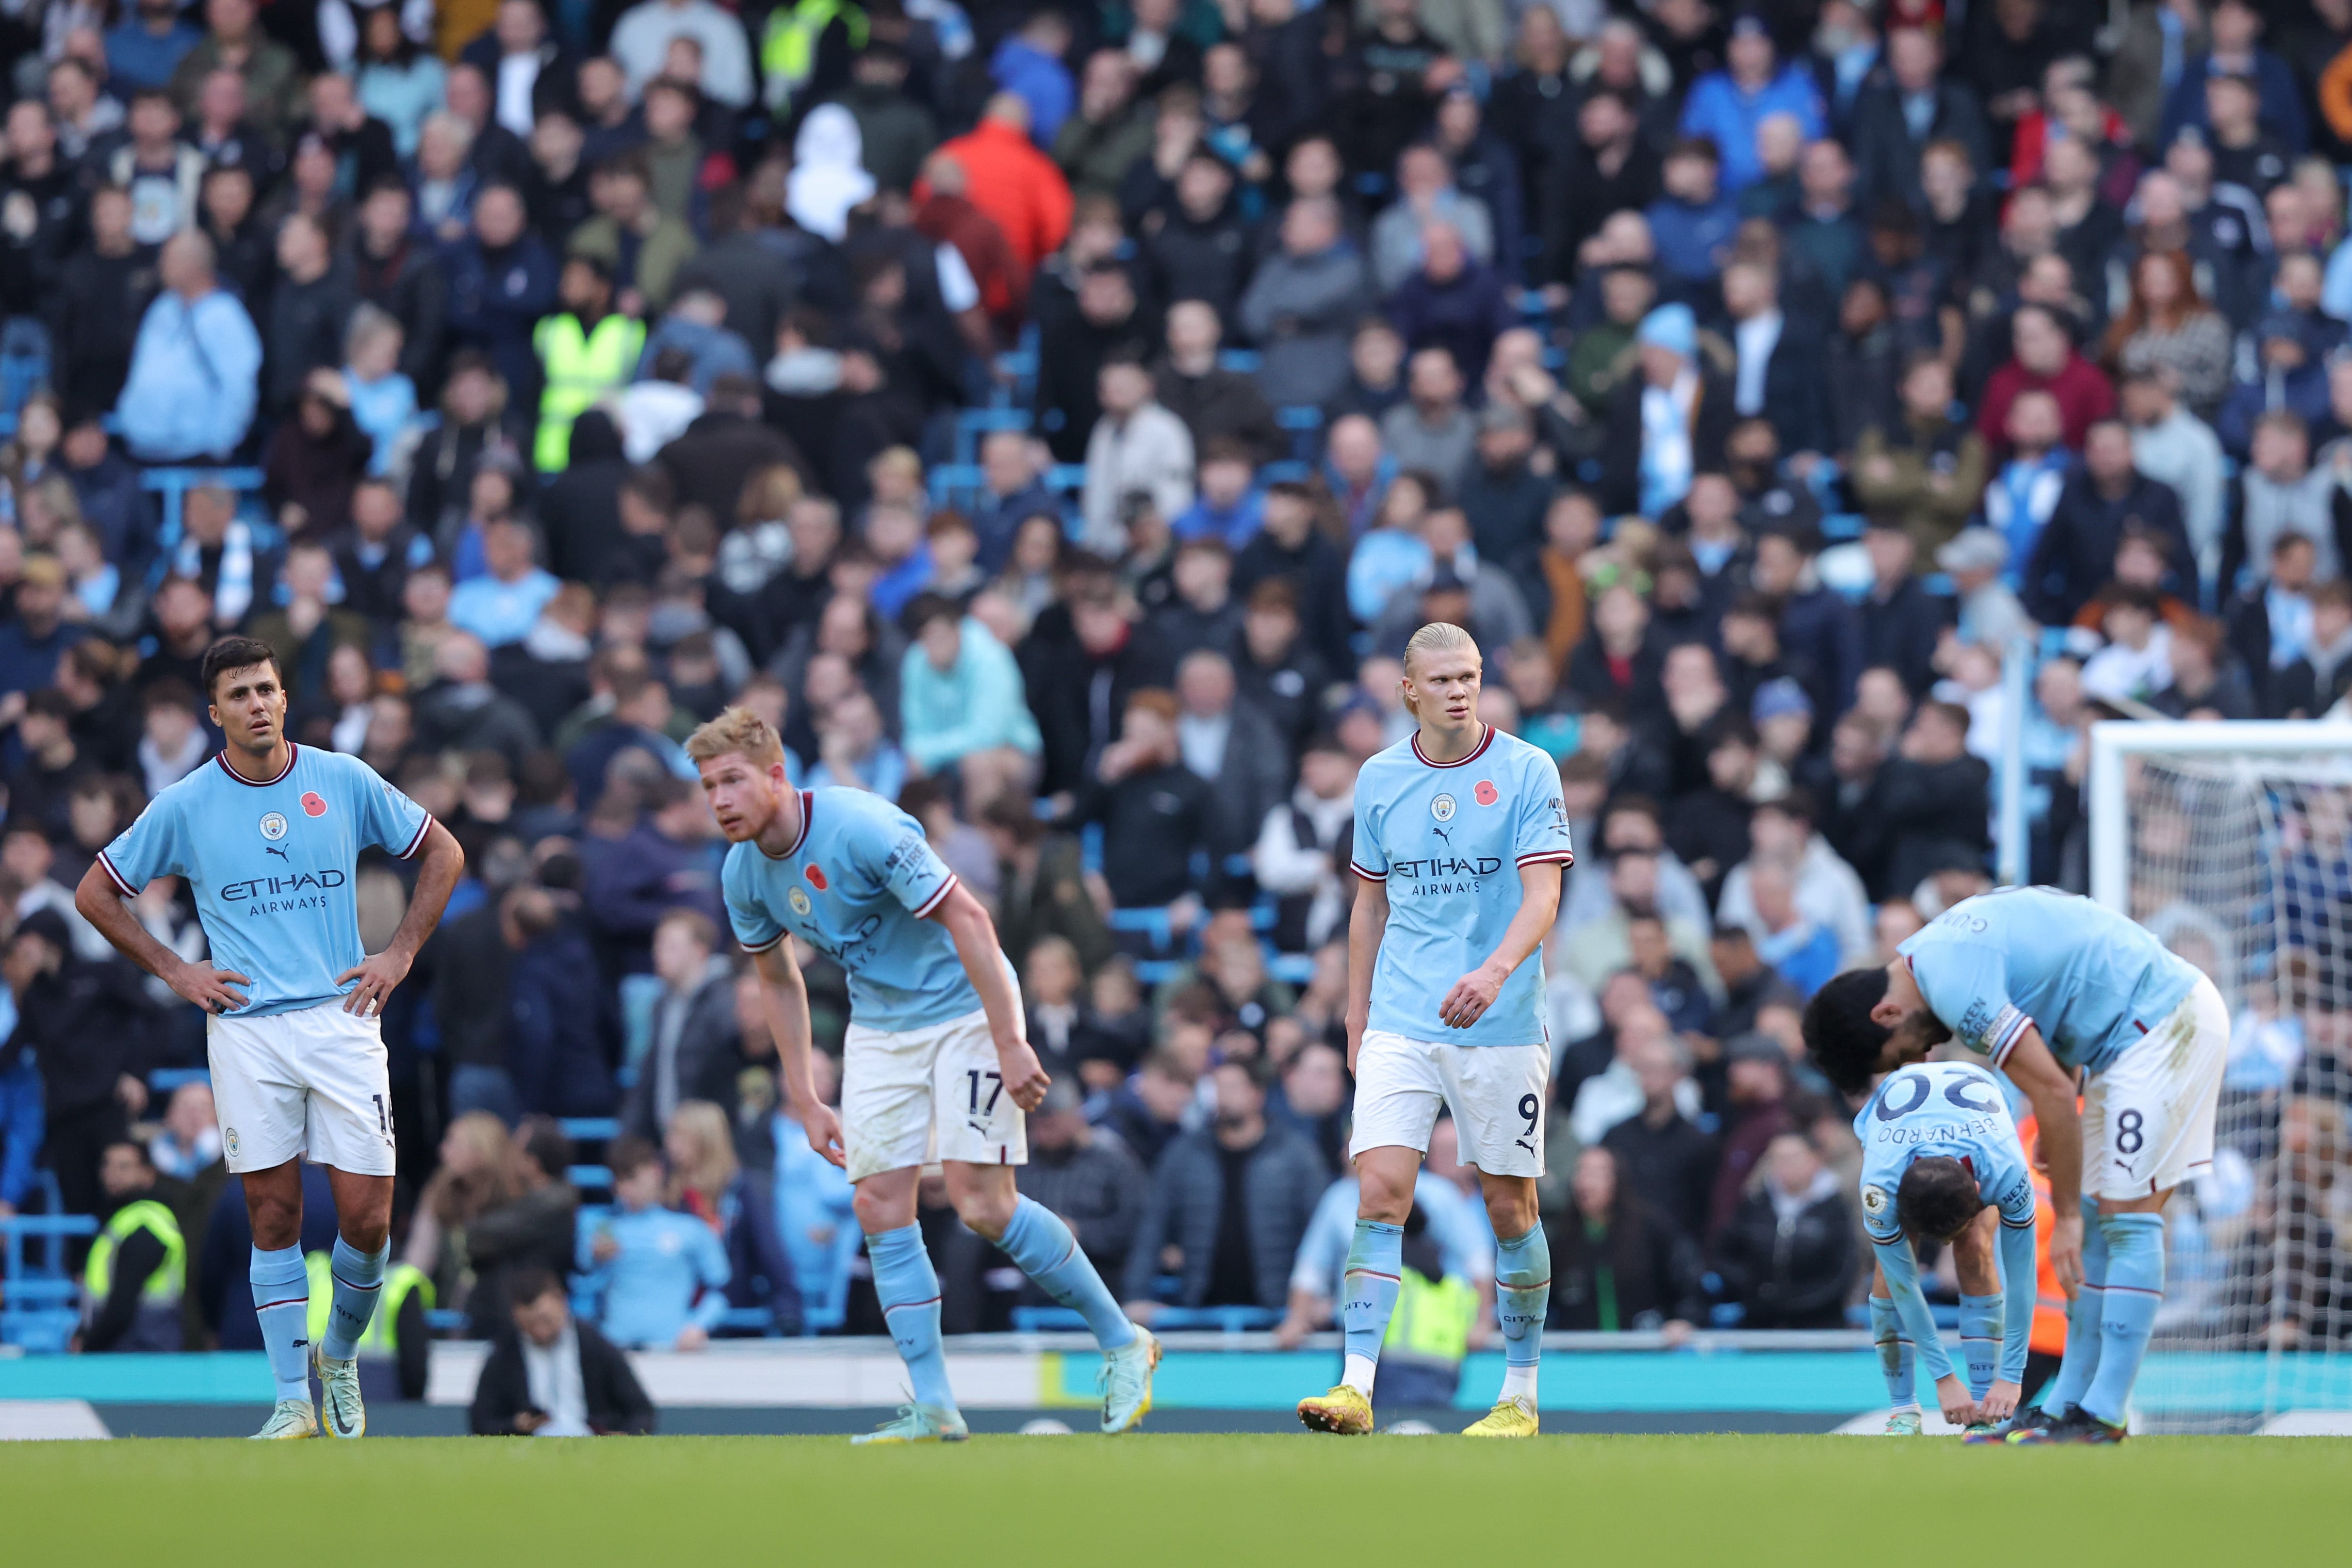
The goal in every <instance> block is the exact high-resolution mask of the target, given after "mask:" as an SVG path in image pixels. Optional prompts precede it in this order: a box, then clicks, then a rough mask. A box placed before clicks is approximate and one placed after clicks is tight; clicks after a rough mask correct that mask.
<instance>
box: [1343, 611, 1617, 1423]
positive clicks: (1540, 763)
mask: <svg viewBox="0 0 2352 1568" xmlns="http://www.w3.org/2000/svg"><path fill="white" fill-rule="evenodd" d="M1481 670H1482V665H1481V661H1480V659H1479V656H1478V645H1477V644H1476V643H1475V642H1474V641H1472V640H1471V637H1470V634H1469V633H1468V632H1465V631H1464V630H1463V629H1462V628H1461V627H1460V626H1452V625H1448V624H1446V623H1444V622H1442V621H1440V622H1433V623H1432V624H1430V625H1428V626H1423V627H1422V628H1421V629H1420V630H1419V631H1417V632H1415V633H1413V635H1412V638H1411V640H1410V641H1408V642H1407V643H1406V645H1405V657H1404V679H1403V681H1402V694H1403V697H1404V700H1405V704H1406V706H1407V708H1409V709H1410V710H1412V713H1413V716H1414V719H1415V721H1416V722H1417V728H1416V730H1415V731H1414V733H1412V735H1409V736H1407V737H1406V738H1405V739H1404V740H1402V741H1401V742H1398V743H1397V744H1395V745H1393V746H1391V747H1389V748H1388V749H1387V750H1386V751H1384V752H1380V753H1378V754H1377V755H1375V756H1374V757H1373V758H1372V759H1371V760H1370V762H1368V763H1365V764H1364V765H1363V767H1362V769H1361V770H1360V771H1359V772H1358V773H1357V775H1356V831H1355V841H1354V847H1353V849H1352V851H1351V855H1352V858H1353V861H1354V867H1353V868H1354V870H1355V873H1356V879H1357V880H1356V903H1355V910H1354V912H1353V914H1352V915H1351V916H1350V918H1349V926H1348V1065H1349V1068H1350V1069H1351V1070H1353V1071H1354V1073H1355V1075H1356V1103H1355V1133H1354V1137H1353V1139H1352V1141H1351V1142H1350V1144H1349V1154H1350V1155H1351V1156H1352V1157H1353V1158H1354V1160H1355V1164H1356V1175H1357V1177H1358V1179H1359V1180H1360V1183H1361V1184H1362V1190H1361V1193H1360V1196H1359V1200H1358V1204H1357V1210H1356V1235H1355V1242H1354V1245H1353V1246H1352V1247H1350V1248H1349V1255H1348V1267H1347V1272H1346V1275H1345V1289H1344V1290H1343V1292H1342V1300H1341V1303H1340V1321H1341V1322H1342V1324H1343V1325H1344V1327H1345V1330H1346V1339H1347V1359H1346V1362H1345V1363H1344V1366H1343V1368H1342V1371H1341V1374H1340V1381H1339V1384H1338V1385H1337V1386H1336V1387H1334V1388H1333V1389H1332V1390H1331V1391H1330V1392H1329V1393H1328V1394H1317V1395H1315V1396H1313V1397H1310V1398H1307V1399H1304V1400H1301V1401H1300V1402H1299V1405H1298V1418H1299V1420H1300V1421H1301V1422H1302V1423H1303V1424H1304V1425H1306V1426H1309V1427H1312V1428H1314V1429H1315V1430H1317V1431H1319V1432H1334V1433H1339V1434H1343V1435H1349V1436H1355V1435H1360V1434H1362V1433H1367V1432H1370V1430H1371V1429H1372V1405H1371V1395H1372V1383H1373V1378H1374V1375H1375V1373H1377V1371H1378V1368H1379V1360H1380V1349H1381V1340H1382V1339H1383V1338H1385V1337H1386V1335H1387V1333H1388V1325H1389V1319H1390V1317H1391V1314H1393V1313H1394V1311H1395V1310H1396V1300H1397V1289H1398V1281H1399V1270H1400V1269H1401V1268H1402V1263H1403V1249H1404V1222H1405V1218H1406V1216H1407V1215H1409V1214H1411V1212H1412V1194H1413V1184H1414V1178H1415V1176H1416V1174H1417V1173H1418V1172H1419V1171H1420V1168H1421V1163H1422V1158H1423V1155H1424V1154H1426V1153H1427V1152H1428V1149H1429V1135H1430V1133H1431V1131H1433V1129H1434V1127H1435V1126H1436V1122H1437V1113H1438V1110H1439V1109H1440V1108H1441V1107H1444V1108H1448V1109H1450V1110H1452V1111H1453V1113H1454V1129H1455V1131H1457V1133H1458V1134H1459V1135H1460V1138H1461V1143H1462V1158H1463V1161H1464V1163H1467V1164H1471V1165H1475V1166H1476V1167H1477V1170H1478V1184H1479V1188H1480V1191H1481V1193H1482V1194H1483V1195H1484V1196H1485V1199H1486V1215H1487V1218H1488V1220H1489V1221H1490V1222H1491V1223H1492V1225H1493V1226H1494V1230H1495V1236H1496V1245H1495V1316H1496V1325H1497V1326H1498V1327H1499V1328H1500V1329H1501V1331H1502V1335H1503V1353H1504V1362H1505V1370H1504V1374H1503V1389H1502V1397H1501V1398H1500V1399H1498V1400H1496V1403H1495V1407H1494V1408H1493V1409H1492V1410H1491V1411H1489V1412H1488V1413H1487V1414H1486V1416H1485V1417H1484V1418H1483V1419H1481V1420H1480V1421H1478V1422H1476V1423H1475V1425H1473V1426H1471V1427H1470V1428H1469V1429H1468V1431H1469V1435H1470V1436H1480V1437H1532V1436H1535V1435H1536V1433H1537V1417H1536V1362H1537V1357H1538V1350H1539V1347H1540V1345H1541V1342H1542V1335H1543V1321H1544V1313H1545V1311H1546V1310H1547V1307H1548V1305H1549V1300H1550V1292H1551V1253H1550V1249H1549V1247H1548V1246H1547V1245H1546V1244H1545V1240H1544V1234H1543V1227H1542V1226H1540V1225H1538V1223H1537V1208H1536V1178H1537V1177H1538V1176H1540V1175H1541V1174H1543V1171H1544V1163H1543V1119H1544V1109H1545V1107H1546V1106H1547V1105H1548V1104H1549V1100H1550V1075H1551V1047H1550V1044H1549V1040H1548V1038H1547V1036H1546V1030H1545V1027H1544V1011H1543V961H1542V959H1541V958H1540V957H1539V956H1538V947H1539V946H1540V944H1541V943H1542V942H1543V938H1544V933H1545V932H1547V931H1549V930H1550V929H1551V923H1552V920H1553V917H1554V916H1555V915H1556V914H1557V913H1558V912H1559V886H1560V872H1561V869H1562V868H1563V867H1565V866H1566V865H1567V864H1568V862H1569V860H1570V858H1571V857H1570V849H1569V842H1568V815H1567V812H1566V810H1565V808H1564V806H1563V805H1562V802H1561V797H1560V789H1559V768H1558V767H1557V765H1556V764H1554V763H1553V762H1552V760H1551V758H1550V757H1549V756H1547V755H1546V754H1545V753H1544V752H1540V751H1538V750H1537V749H1536V748H1535V747H1533V746H1530V745H1528V743H1527V742H1524V741H1521V740H1519V739H1517V737H1515V736H1511V735H1506V734H1503V733H1501V732H1500V731H1496V729H1495V728H1494V727H1493V726H1491V725H1489V724H1486V723H1484V722H1481V721H1480V720H1479V718H1478V688H1479V680H1480V675H1481Z"/></svg>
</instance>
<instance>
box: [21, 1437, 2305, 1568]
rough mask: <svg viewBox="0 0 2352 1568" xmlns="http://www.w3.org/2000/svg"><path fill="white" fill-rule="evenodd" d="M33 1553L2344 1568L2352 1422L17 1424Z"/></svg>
mask: <svg viewBox="0 0 2352 1568" xmlns="http://www.w3.org/2000/svg"><path fill="white" fill-rule="evenodd" d="M5 1447H6V1449H7V1450H8V1451H7V1452H5V1453H0V1519H5V1523H0V1532H5V1538H6V1540H7V1542H8V1550H7V1552H6V1553H5V1555H6V1557H7V1558H9V1559H10V1560H13V1561H15V1562H18V1563H26V1564H37V1563H67V1562H71V1563H102V1564H118V1563H122V1564H128V1563H236V1564H245V1563H252V1562H254V1561H257V1558H256V1556H255V1553H256V1552H260V1553H261V1554H262V1555H263V1556H265V1557H266V1556H267V1555H268V1548H266V1547H264V1546H263V1544H262V1543H263V1542H266V1541H268V1540H270V1539H273V1538H274V1539H276V1540H278V1542H280V1543H281V1547H282V1548H283V1549H285V1550H291V1551H295V1552H299V1553H300V1554H301V1556H302V1558H303V1559H304V1560H306V1561H311V1562H317V1563H323V1564H327V1565H328V1568H351V1565H355V1564H373V1563H399V1564H403V1565H404V1568H437V1565H439V1564H443V1563H467V1564H472V1563H488V1564H498V1565H500V1568H507V1565H514V1568H522V1565H534V1568H535V1565H537V1564H541V1563H545V1564H555V1565H560V1568H573V1565H577V1564H589V1563H598V1564H601V1563H632V1564H649V1565H650V1564H660V1565H665V1568H666V1565H668V1564H674V1563H690V1564H701V1563H713V1564H719V1563H727V1564H732V1563H793V1564H799V1563H821V1564H826V1565H828V1568H884V1565H888V1568H898V1565H900V1564H910V1565H925V1568H928V1565H930V1564H939V1565H940V1568H983V1565H990V1564H997V1563H1004V1564H1029V1565H1037V1564H1060V1563H1087V1564H1097V1563H1098V1564H1103V1565H1105V1568H1112V1565H1118V1564H1125V1563H1191V1564H1197V1565H1201V1568H1229V1565H1230V1564H1234V1563H1491V1564H1496V1565H1497V1568H1523V1565H1528V1564H1535V1563H1562V1564H1567V1563H1577V1564H1583V1563H1591V1564H1596V1565H1601V1564H1606V1565H1608V1568H1633V1565H1636V1564H1639V1565H1643V1568H1648V1565H1653V1564H1667V1563H1673V1564H1680V1563H1692V1564H1704V1565H1707V1568H1751V1565H1754V1564H1762V1563H1804V1564H1823V1563H1870V1564H1874V1565H1882V1564H1883V1565H1905V1568H1907V1565H1909V1564H1912V1563H1920V1564H1936V1563H1951V1564H1958V1565H1960V1568H1968V1565H1969V1564H1978V1563H1981V1564H1985V1565H1987V1568H1995V1565H2000V1564H2007V1563H2021V1564H2022V1563H2048V1564H2052V1565H2053V1568H2092V1565H2095V1564H2107V1563H2115V1564H2129V1565H2131V1568H2152V1565H2165V1564H2173V1563H2179V1564H2197V1565H2200V1568H2201V1565H2206V1564H2211V1565H2214V1568H2221V1565H2224V1564H2231V1563H2260V1564H2261V1565H2262V1568H2282V1565H2284V1564H2297V1563H2330V1564H2336V1565H2339V1568H2340V1565H2341V1564H2343V1563H2347V1562H2348V1561H2352V1440H2333V1439H2326V1438H2158V1439H2146V1438H2143V1439H2138V1440H2136V1441H2135V1442H2134V1443H2133V1444H2131V1445H2130V1446H2128V1447H2124V1448H2120V1449H2073V1450H2041V1451H2037V1452H2019V1451H2015V1450H2003V1449H1986V1448H1968V1447H1962V1446H1961V1445H1960V1444H1959V1443H1958V1442H1957V1441H1955V1440H1950V1439H1940V1440H1939V1439H1915V1440H1911V1441H1899V1440H1868V1439H1859V1438H1852V1437H1790V1436H1664V1437H1646V1436H1645V1437H1592V1436H1575V1437H1547V1438H1542V1439H1539V1440H1538V1441H1535V1442H1531V1443H1491V1444H1476V1445H1473V1444H1469V1443H1464V1442H1460V1441H1455V1440H1451V1439H1447V1438H1442V1437H1420V1438H1414V1437H1373V1438H1368V1439H1355V1440H1349V1439H1340V1438H1328V1437H1322V1438H1318V1437H1313V1436H1303V1435H1302V1436H1295V1437H1294V1436H1150V1435H1149V1434H1145V1435H1140V1436H1130V1437H1125V1438H1118V1439H1103V1438H1098V1437H1084V1436H1073V1437H1004V1436H999V1437H981V1438H976V1439H974V1440H973V1441H972V1442H971V1443H969V1444H966V1445H963V1446H961V1447H919V1448H898V1449H887V1450H866V1449H852V1448H851V1447H848V1446H847V1444H846V1443H845V1441H844V1440H842V1439H839V1438H824V1437H667V1438H643V1439H634V1440H632V1439H618V1438H616V1439H610V1440H605V1441H583V1442H553V1443H533V1442H529V1441H508V1440H488V1439H465V1438H456V1439H408V1440H383V1439H378V1440H374V1441H370V1442H364V1443H354V1444H348V1445H346V1444H340V1443H332V1442H327V1441H320V1442H314V1443H305V1444H269V1445H262V1444H247V1443H244V1442H238V1441H207V1442H185V1441H170V1442H166V1441H142V1442H114V1443H51V1444H22V1445H17V1444H10V1445H5Z"/></svg>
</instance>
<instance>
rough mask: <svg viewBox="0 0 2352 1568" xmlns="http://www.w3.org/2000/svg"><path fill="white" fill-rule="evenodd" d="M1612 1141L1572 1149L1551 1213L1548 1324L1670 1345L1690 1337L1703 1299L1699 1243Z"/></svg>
mask: <svg viewBox="0 0 2352 1568" xmlns="http://www.w3.org/2000/svg"><path fill="white" fill-rule="evenodd" d="M1621 1169H1622V1168H1621V1166H1620V1163H1619V1156H1618V1155H1617V1153H1616V1152H1614V1150H1613V1148H1596V1149H1586V1150H1584V1151H1582V1152H1580V1153H1579V1154H1578V1155H1577V1158H1576V1164H1575V1167H1574V1173H1573V1175H1572V1176H1571V1177H1570V1184H1569V1193H1570V1199H1569V1204H1568V1205H1567V1207H1566V1208H1565V1209H1564V1210H1563V1211H1561V1212H1560V1213H1559V1215H1557V1216H1547V1217H1548V1218H1549V1222H1550V1223H1549V1226H1548V1232H1549V1238H1550V1241H1551V1244H1552V1247H1553V1254H1552V1257H1553V1262H1552V1280H1553V1288H1552V1293H1551V1303H1552V1304H1551V1312H1550V1316H1549V1318H1548V1319H1547V1320H1546V1326H1547V1327H1549V1328H1556V1329H1565V1330H1569V1331H1576V1332H1582V1333H1617V1332H1621V1331H1655V1332H1660V1333H1663V1334H1664V1336H1665V1342H1666V1343H1667V1344H1669V1345H1675V1344H1679V1343H1681V1342H1683V1341H1684V1340H1685V1338H1687V1337H1688V1335H1689V1333H1690V1331H1691V1324H1692V1321H1693V1320H1694V1319H1696V1317H1697V1316H1698V1312H1699V1309H1700V1308H1701V1307H1702V1306H1703V1305H1704V1301H1703V1299H1702V1298H1701V1297H1700V1295H1699V1293H1698V1269H1697V1265H1696V1248H1695V1247H1693V1246H1692V1244H1691V1243H1690V1242H1689V1241H1688V1240H1687V1239H1686V1238H1685V1237H1682V1236H1679V1235H1677V1234H1676V1233H1675V1228H1674V1226H1673V1224H1672V1223H1671V1222H1670V1221H1668V1220H1666V1219H1665V1218H1664V1216H1663V1215H1659V1214H1658V1213H1656V1212H1655V1211H1654V1210H1652V1209H1651V1208H1650V1207H1649V1206H1648V1205H1647V1204H1646V1203H1645V1201H1644V1200H1643V1198H1642V1197H1641V1196H1640V1195H1639V1194H1638V1189H1637V1188H1636V1187H1635V1185H1634V1180H1633V1175H1632V1173H1630V1172H1626V1173H1623V1174H1622V1176H1621Z"/></svg>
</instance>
